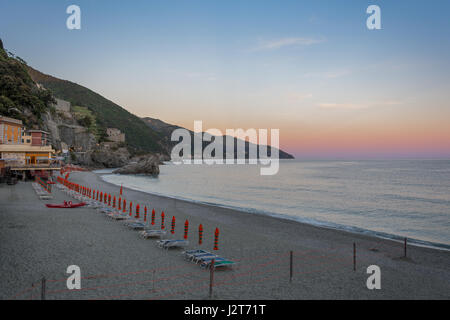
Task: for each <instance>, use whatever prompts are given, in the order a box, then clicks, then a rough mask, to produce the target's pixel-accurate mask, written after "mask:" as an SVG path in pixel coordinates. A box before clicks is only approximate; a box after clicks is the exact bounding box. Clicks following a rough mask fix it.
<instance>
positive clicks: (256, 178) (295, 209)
mask: <svg viewBox="0 0 450 320" xmlns="http://www.w3.org/2000/svg"><path fill="white" fill-rule="evenodd" d="M160 171H161V172H160V174H159V176H158V177H156V178H155V177H150V176H145V175H117V174H111V170H99V171H97V173H99V174H102V175H101V177H102V179H103V180H104V181H106V182H109V183H113V184H116V185H118V186H119V185H123V186H124V187H128V188H131V189H135V190H139V191H143V192H147V193H151V194H156V195H163V196H167V197H172V198H177V199H183V200H187V201H192V202H199V203H203V204H209V205H213V206H221V207H227V208H233V209H237V210H241V211H246V212H248V213H249V214H255V215H257V214H262V215H270V216H275V217H279V218H282V219H288V220H293V221H299V222H303V223H307V224H312V225H316V226H322V227H326V228H334V229H341V230H347V231H350V232H356V233H363V234H369V235H373V236H377V237H381V238H390V239H394V240H399V241H402V240H403V239H404V238H405V237H407V238H408V242H409V243H412V244H416V245H420V246H430V247H435V248H440V249H444V250H450V160H389V161H387V160H385V161H381V160H363V161H302V160H280V168H279V172H278V173H277V174H275V175H272V176H267V175H260V166H259V165H251V164H245V165H237V164H229V165H218V164H216V165H208V164H180V165H177V164H172V163H170V162H169V163H166V164H165V165H162V166H160Z"/></svg>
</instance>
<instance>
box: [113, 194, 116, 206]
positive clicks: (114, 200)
mask: <svg viewBox="0 0 450 320" xmlns="http://www.w3.org/2000/svg"><path fill="white" fill-rule="evenodd" d="M113 208H114V209H115V208H116V196H114V198H113Z"/></svg>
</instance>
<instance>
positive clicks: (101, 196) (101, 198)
mask: <svg viewBox="0 0 450 320" xmlns="http://www.w3.org/2000/svg"><path fill="white" fill-rule="evenodd" d="M100 202H103V191H102V192H100Z"/></svg>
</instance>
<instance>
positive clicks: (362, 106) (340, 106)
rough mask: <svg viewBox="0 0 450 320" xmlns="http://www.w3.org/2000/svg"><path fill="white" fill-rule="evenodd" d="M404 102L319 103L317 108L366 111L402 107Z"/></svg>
mask: <svg viewBox="0 0 450 320" xmlns="http://www.w3.org/2000/svg"><path fill="white" fill-rule="evenodd" d="M402 104H404V102H402V101H393V100H389V101H378V102H371V103H319V104H317V106H318V107H320V108H322V109H335V110H338V109H340V110H362V109H368V108H371V107H377V106H378V107H380V106H396V105H402Z"/></svg>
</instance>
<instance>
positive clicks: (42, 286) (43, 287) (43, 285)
mask: <svg viewBox="0 0 450 320" xmlns="http://www.w3.org/2000/svg"><path fill="white" fill-rule="evenodd" d="M41 300H45V277H42V280H41Z"/></svg>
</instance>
